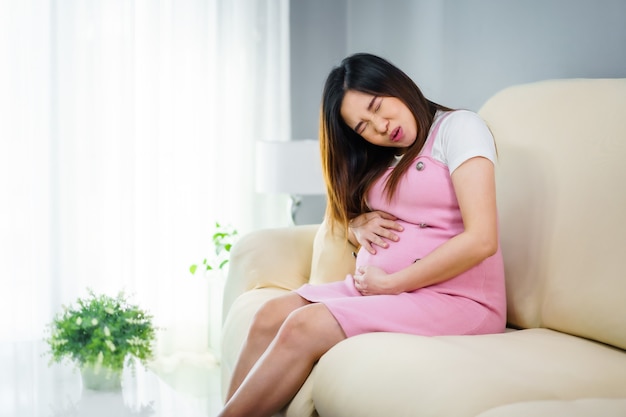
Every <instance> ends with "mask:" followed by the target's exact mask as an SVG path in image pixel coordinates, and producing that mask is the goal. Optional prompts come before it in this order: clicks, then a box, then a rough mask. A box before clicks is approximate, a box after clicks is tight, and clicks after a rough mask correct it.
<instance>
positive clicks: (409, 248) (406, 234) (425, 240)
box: [356, 223, 439, 274]
mask: <svg viewBox="0 0 626 417" xmlns="http://www.w3.org/2000/svg"><path fill="white" fill-rule="evenodd" d="M403 226H404V230H403V231H402V232H400V233H397V234H398V237H399V238H400V239H399V240H398V241H397V242H393V241H390V240H387V243H389V246H388V247H387V248H381V247H379V246H374V248H375V249H376V254H375V255H372V254H371V253H369V252H368V251H367V250H366V249H364V248H361V249H360V250H359V252H358V254H357V257H356V266H357V268H358V267H359V266H377V267H379V268H381V269H383V270H384V271H385V272H387V273H388V274H392V273H394V272H396V271H399V270H401V269H404V268H406V267H408V266H409V265H411V264H412V263H414V262H415V261H417V260H419V259H420V258H422V257H423V256H425V255H426V254H427V253H429V252H430V251H432V250H433V249H434V247H435V246H438V244H439V243H437V242H434V240H437V239H433V237H432V236H429V233H428V228H420V227H419V226H416V225H413V224H410V223H409V224H403Z"/></svg>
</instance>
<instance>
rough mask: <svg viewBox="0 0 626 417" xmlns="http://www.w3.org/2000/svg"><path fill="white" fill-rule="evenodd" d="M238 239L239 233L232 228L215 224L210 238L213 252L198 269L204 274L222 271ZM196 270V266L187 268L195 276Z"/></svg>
mask: <svg viewBox="0 0 626 417" xmlns="http://www.w3.org/2000/svg"><path fill="white" fill-rule="evenodd" d="M238 237H239V233H238V232H237V229H235V228H234V227H233V226H231V225H226V226H225V225H222V224H220V223H218V222H215V230H214V232H213V235H212V236H211V241H212V242H213V251H212V253H211V254H210V256H209V257H207V258H204V260H203V261H202V266H201V267H200V269H201V270H203V271H204V272H205V273H206V272H207V271H214V270H223V269H224V268H225V267H226V265H227V264H228V260H229V256H230V250H231V248H232V247H233V245H234V244H235V242H236V241H237V238H238ZM198 268H199V267H198V265H197V264H193V265H191V266H190V267H189V272H191V273H192V274H195V273H196V271H198Z"/></svg>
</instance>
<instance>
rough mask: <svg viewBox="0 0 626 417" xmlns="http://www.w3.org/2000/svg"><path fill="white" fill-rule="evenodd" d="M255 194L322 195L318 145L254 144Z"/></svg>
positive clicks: (305, 142)
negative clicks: (256, 192)
mask: <svg viewBox="0 0 626 417" xmlns="http://www.w3.org/2000/svg"><path fill="white" fill-rule="evenodd" d="M256 152H257V154H256V190H257V191H258V192H260V193H284V194H299V195H305V194H325V193H326V186H325V185H324V177H323V176H322V164H321V159H320V148H319V142H318V141H317V140H313V139H303V140H291V141H287V142H279V141H258V142H257V146H256Z"/></svg>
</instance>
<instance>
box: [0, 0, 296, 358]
mask: <svg viewBox="0 0 626 417" xmlns="http://www.w3.org/2000/svg"><path fill="white" fill-rule="evenodd" d="M0 27H2V29H0V30H2V31H4V32H6V33H5V35H8V36H3V37H2V39H1V40H0V54H1V55H2V56H3V57H4V59H3V61H4V62H8V63H10V64H9V65H4V66H2V68H0V87H2V91H5V92H8V93H6V94H3V95H2V97H1V98H0V111H1V113H0V138H1V145H0V158H2V159H1V161H2V163H1V164H0V169H1V170H2V171H1V174H2V175H1V178H0V187H1V188H0V192H2V195H3V198H2V200H3V202H2V205H1V206H0V207H2V213H1V216H0V227H1V229H0V231H1V234H0V250H1V251H2V258H3V259H2V262H0V275H1V276H2V286H3V291H2V292H0V309H2V310H0V313H1V314H2V316H3V317H12V319H11V320H6V321H5V320H2V322H1V323H2V324H1V326H2V327H1V330H0V338H1V339H3V340H6V339H8V340H15V339H25V338H40V337H42V335H43V333H42V332H43V328H44V324H45V323H46V322H48V321H49V320H50V319H51V316H52V314H54V312H56V311H58V310H59V309H60V306H61V304H67V303H70V302H72V301H73V300H74V299H75V298H76V297H77V296H84V295H85V294H86V289H87V288H92V289H94V290H96V291H99V292H106V293H110V294H115V293H117V292H118V291H120V290H125V291H126V292H127V293H128V294H129V295H131V296H132V299H133V300H135V301H136V302H139V303H141V304H142V305H144V306H146V308H147V309H148V310H150V311H151V312H152V313H153V314H154V315H155V321H156V322H157V324H159V325H161V326H163V327H167V328H178V327H181V326H185V325H186V323H189V322H190V321H195V322H197V324H198V325H201V326H205V325H206V324H207V323H208V318H207V317H206V314H205V313H206V305H205V304H206V302H207V296H206V295H203V294H198V292H199V291H198V289H199V288H200V289H201V288H203V287H202V286H203V285H206V284H203V283H202V280H203V279H204V278H201V277H197V276H191V275H190V273H189V271H188V266H189V265H190V264H191V263H195V262H197V261H199V260H201V259H202V258H203V257H204V256H206V253H207V251H208V250H209V249H210V233H211V231H212V227H213V224H214V223H215V221H221V222H224V223H232V224H234V225H236V227H238V229H239V230H240V231H241V232H243V233H245V232H246V231H248V230H251V229H255V228H259V227H265V226H268V225H275V224H277V223H281V222H282V220H283V218H282V217H281V216H282V215H283V207H282V204H283V201H282V200H280V199H274V200H272V199H269V200H268V198H267V197H261V196H259V195H257V194H256V193H255V191H254V188H253V186H254V184H253V181H252V179H253V176H254V154H253V152H254V142H255V141H256V140H257V139H267V138H268V137H272V138H288V137H289V133H290V126H289V123H288V120H289V102H288V94H287V88H288V85H289V79H288V77H287V72H288V39H287V36H288V30H287V29H288V1H287V0H280V1H271V0H266V1H255V0H230V1H227V0H188V1H174V0H162V1H158V2H155V1H148V0H144V1H139V0H137V1H127V0H107V1H104V0H99V1H98V0H92V1H62V2H61V1H43V0H41V1H38V0H30V1H17V0H16V1H2V2H0ZM276 200H278V201H276ZM194 297H195V298H194ZM194 306H195V307H194ZM194 343H195V342H194ZM179 347H180V346H179ZM173 348H176V346H173Z"/></svg>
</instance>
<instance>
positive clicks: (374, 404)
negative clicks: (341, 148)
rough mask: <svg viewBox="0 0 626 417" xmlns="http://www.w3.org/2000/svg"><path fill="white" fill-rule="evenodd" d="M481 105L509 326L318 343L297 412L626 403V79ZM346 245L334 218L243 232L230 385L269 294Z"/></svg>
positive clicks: (342, 264)
mask: <svg viewBox="0 0 626 417" xmlns="http://www.w3.org/2000/svg"><path fill="white" fill-rule="evenodd" d="M480 114H481V115H482V116H483V118H484V119H485V120H486V121H487V123H488V124H489V126H490V128H491V129H492V131H493V133H494V136H495V138H496V142H497V147H498V153H499V164H498V167H497V185H498V206H499V214H500V224H501V242H502V250H503V254H504V259H505V265H506V276H507V295H508V321H509V327H510V328H511V329H510V331H508V332H506V333H504V334H496V335H485V336H447V337H419V336H412V335H405V334H391V333H374V334H367V335H362V336H357V337H354V338H350V339H348V340H345V341H344V342H342V343H340V344H339V345H337V346H335V347H334V348H333V349H331V350H330V351H329V352H327V353H326V355H324V356H323V357H322V358H321V360H320V361H319V363H318V364H317V365H316V367H315V368H314V370H313V373H312V374H311V376H310V377H309V379H308V380H307V381H306V383H305V385H304V386H303V387H302V389H301V390H300V392H299V393H298V394H297V396H296V397H295V398H294V400H293V401H292V403H291V404H290V406H289V407H288V408H287V409H286V415H287V416H298V417H300V416H317V415H319V416H323V417H368V416H371V417H387V416H393V417H399V416H453V417H464V416H467V417H469V416H472V417H474V416H480V417H501V416H525V417H526V416H551V417H553V416H592V417H596V416H598V417H599V416H603V417H606V416H626V351H625V350H624V349H626V79H611V80H609V79H599V80H595V79H594V80H591V79H572V80H553V81H544V82H538V83H533V84H527V85H521V86H515V87H511V88H508V89H505V90H504V91H502V92H500V93H498V94H496V95H495V96H494V97H492V98H491V99H490V100H489V101H488V102H487V103H486V104H485V105H484V106H483V108H482V109H481V110H480ZM352 250H353V249H352V248H351V247H347V246H345V245H344V244H343V243H342V242H341V241H340V240H339V239H336V238H334V237H333V236H331V235H329V233H328V230H327V228H326V227H325V225H324V224H322V225H321V226H318V225H314V226H297V227H291V228H284V229H272V230H262V231H257V232H253V233H251V234H249V235H247V236H246V237H244V238H243V239H242V240H241V241H240V242H239V243H238V245H237V246H236V247H235V249H234V250H233V252H232V263H231V266H230V273H229V277H228V280H227V284H226V292H225V294H224V312H225V313H224V314H225V317H226V319H225V324H224V330H223V343H222V352H223V362H222V372H223V386H226V385H227V383H228V379H229V377H230V373H231V371H232V367H233V364H234V363H235V360H236V358H237V355H238V352H239V349H240V346H241V343H242V341H243V339H244V338H245V336H246V331H247V328H248V326H249V323H250V320H251V318H252V316H253V314H254V312H255V311H256V310H257V308H258V307H259V306H260V305H261V303H263V302H264V301H265V300H267V299H269V298H271V297H274V296H276V295H277V294H282V293H283V292H284V291H288V290H289V289H292V288H296V287H298V286H299V285H301V284H302V283H304V282H308V281H309V282H313V283H320V282H325V281H328V280H336V279H342V278H343V277H344V276H345V274H346V273H347V272H349V271H350V270H351V269H352V267H353V262H354V260H353V257H352V256H351V255H350V252H351V251H352ZM514 329H517V330H514Z"/></svg>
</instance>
